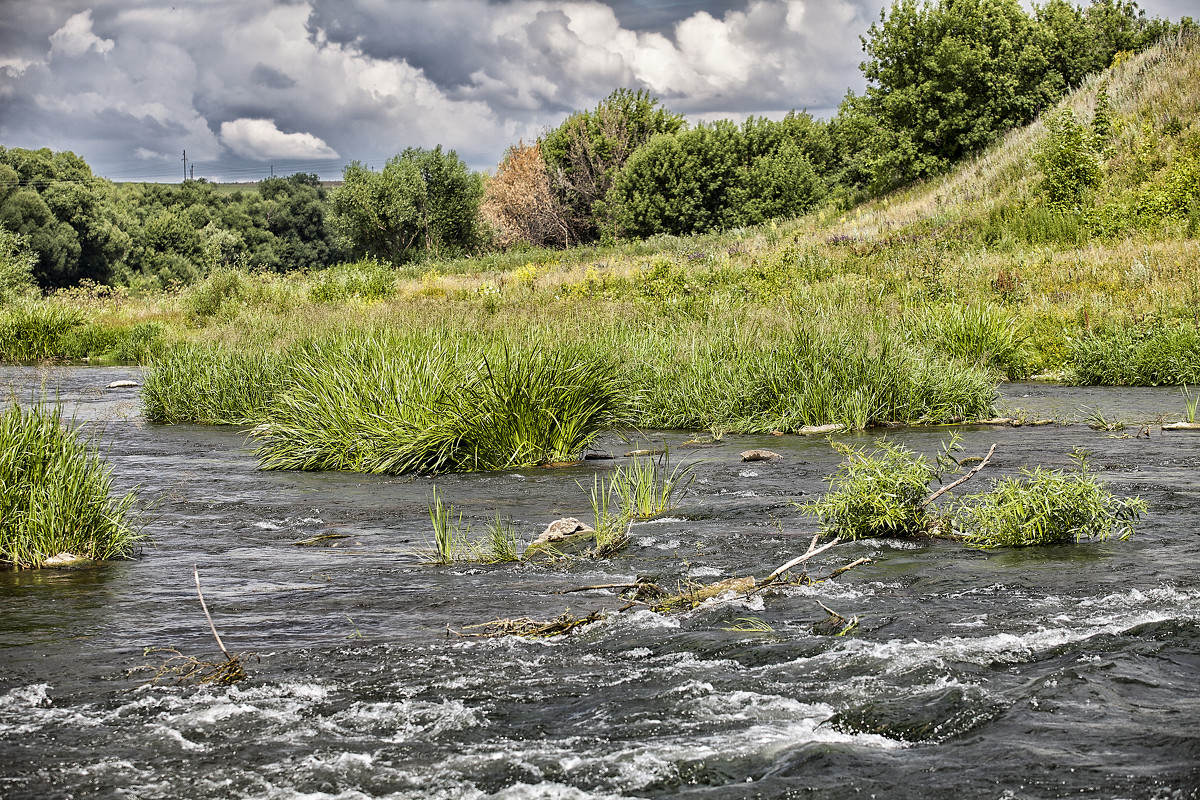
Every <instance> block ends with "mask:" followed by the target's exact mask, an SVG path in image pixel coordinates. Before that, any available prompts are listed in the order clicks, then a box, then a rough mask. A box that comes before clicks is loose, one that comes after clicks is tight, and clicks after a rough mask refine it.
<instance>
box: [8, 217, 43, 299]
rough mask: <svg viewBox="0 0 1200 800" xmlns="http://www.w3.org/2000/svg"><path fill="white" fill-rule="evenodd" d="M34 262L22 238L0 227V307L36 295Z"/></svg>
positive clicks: (35, 257)
mask: <svg viewBox="0 0 1200 800" xmlns="http://www.w3.org/2000/svg"><path fill="white" fill-rule="evenodd" d="M36 261H37V256H36V255H34V253H33V251H31V250H30V249H29V246H28V245H27V244H26V242H25V237H24V236H21V235H19V234H16V233H13V232H12V231H9V230H6V229H5V228H3V227H0V306H3V305H7V304H8V303H10V302H12V301H13V300H17V299H20V298H22V297H28V296H30V295H35V294H37V283H36V282H35V281H34V279H33V265H34V263H36Z"/></svg>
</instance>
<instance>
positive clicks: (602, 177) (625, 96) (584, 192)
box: [539, 89, 684, 241]
mask: <svg viewBox="0 0 1200 800" xmlns="http://www.w3.org/2000/svg"><path fill="white" fill-rule="evenodd" d="M683 127H684V124H683V117H682V116H680V115H678V114H675V113H672V112H671V111H668V110H666V109H665V108H659V107H658V98H656V97H654V96H652V95H651V94H650V93H649V92H646V91H644V90H638V91H636V92H634V91H631V90H629V89H617V90H616V91H614V92H613V93H612V94H610V95H609V96H608V97H606V98H605V99H604V100H602V101H600V103H599V105H597V106H596V109H595V110H594V111H579V112H576V113H574V114H572V115H571V116H569V117H567V119H566V120H564V121H563V123H562V124H561V125H559V126H558V127H557V128H555V129H554V130H552V131H550V132H549V133H548V134H546V136H545V137H544V138H543V139H542V140H541V141H540V142H539V144H540V146H541V150H542V155H543V156H544V157H545V159H546V168H547V170H548V171H549V175H550V183H551V186H552V187H553V188H554V191H555V193H556V194H557V195H558V197H559V200H560V201H561V202H562V204H563V205H564V207H565V208H566V209H567V210H568V219H569V223H570V226H571V229H572V231H571V233H572V236H573V238H574V239H575V240H576V241H579V240H582V239H591V238H595V237H596V236H597V235H598V234H599V232H600V230H601V229H602V228H603V227H605V221H606V220H605V217H606V215H607V207H605V206H604V205H603V202H604V199H605V198H606V197H607V196H608V193H609V191H610V190H611V189H612V187H613V184H614V183H615V182H616V179H617V175H618V173H619V172H620V171H621V168H622V167H623V166H624V165H625V162H626V161H627V160H628V159H629V157H630V156H632V155H633V153H634V152H635V151H637V149H638V148H639V147H641V146H642V145H644V144H646V143H647V142H649V141H650V139H651V138H652V137H653V136H655V135H656V134H663V133H666V134H672V133H677V132H679V131H680V130H682V129H683ZM608 222H609V226H608V227H611V219H609V220H608Z"/></svg>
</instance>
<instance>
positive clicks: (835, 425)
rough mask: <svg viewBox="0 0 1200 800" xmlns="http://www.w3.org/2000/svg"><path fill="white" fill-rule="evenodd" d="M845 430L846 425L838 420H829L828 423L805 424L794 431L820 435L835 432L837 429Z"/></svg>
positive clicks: (803, 434)
mask: <svg viewBox="0 0 1200 800" xmlns="http://www.w3.org/2000/svg"><path fill="white" fill-rule="evenodd" d="M844 430H846V426H845V425H843V424H842V423H840V422H831V423H830V424H828V425H805V426H804V427H803V428H801V429H800V430H798V431H796V433H798V434H800V435H801V436H820V435H821V434H823V433H837V432H838V431H844Z"/></svg>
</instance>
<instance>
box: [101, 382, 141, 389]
mask: <svg viewBox="0 0 1200 800" xmlns="http://www.w3.org/2000/svg"><path fill="white" fill-rule="evenodd" d="M137 387H138V382H137V381H113V382H112V383H110V384H109V385H108V386H106V387H104V388H106V389H136V388H137Z"/></svg>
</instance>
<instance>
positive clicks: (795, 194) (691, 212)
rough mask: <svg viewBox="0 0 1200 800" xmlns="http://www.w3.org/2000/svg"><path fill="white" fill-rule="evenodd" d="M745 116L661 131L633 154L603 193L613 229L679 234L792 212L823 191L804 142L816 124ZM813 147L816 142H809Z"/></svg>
mask: <svg viewBox="0 0 1200 800" xmlns="http://www.w3.org/2000/svg"><path fill="white" fill-rule="evenodd" d="M799 119H800V117H798V116H796V115H792V116H790V117H789V118H788V119H787V120H785V121H784V122H782V123H772V122H770V121H769V120H755V119H749V120H747V121H746V123H745V125H744V126H743V127H742V128H740V129H739V128H738V127H737V126H736V125H734V124H733V123H731V122H727V121H723V122H716V123H713V124H711V125H699V126H697V127H695V128H693V129H691V130H687V131H683V132H681V133H678V134H659V135H656V136H654V137H653V138H651V139H650V141H649V142H648V143H647V144H646V145H644V146H643V147H641V148H639V149H638V150H637V151H636V152H634V153H633V155H631V156H630V157H629V159H628V161H627V162H626V163H625V166H624V168H623V169H621V171H620V172H619V173H618V175H617V178H616V181H615V182H614V184H613V187H612V190H611V192H610V193H609V196H608V201H607V204H606V207H607V208H608V209H609V210H610V213H611V215H612V219H613V222H614V224H615V226H616V231H617V232H619V233H621V234H623V235H635V236H651V235H654V234H661V233H667V234H673V235H682V234H689V233H701V232H705V231H710V230H722V229H727V228H733V227H740V226H745V225H754V224H758V223H760V222H764V221H766V220H768V219H774V218H777V217H790V216H796V215H798V214H800V213H802V212H804V211H807V210H808V209H810V208H811V207H812V206H813V205H814V204H815V203H816V202H817V200H819V199H820V198H821V197H822V196H823V194H824V185H823V184H822V182H821V181H820V179H819V178H818V177H817V174H816V171H815V170H814V168H813V165H812V163H811V162H810V161H809V157H808V155H807V154H806V153H805V151H804V146H805V145H807V144H809V142H808V141H807V140H808V139H811V138H817V137H816V134H814V133H813V131H814V130H816V126H815V124H813V125H809V126H804V125H800V124H798V120H799ZM814 149H817V148H814Z"/></svg>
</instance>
